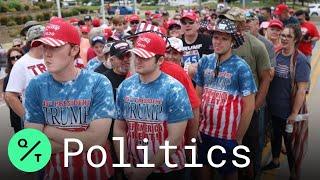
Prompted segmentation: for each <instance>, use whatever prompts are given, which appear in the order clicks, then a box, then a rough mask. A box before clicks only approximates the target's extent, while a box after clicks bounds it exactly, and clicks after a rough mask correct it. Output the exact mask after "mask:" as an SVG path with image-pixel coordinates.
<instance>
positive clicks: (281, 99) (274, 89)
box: [268, 53, 310, 119]
mask: <svg viewBox="0 0 320 180" xmlns="http://www.w3.org/2000/svg"><path fill="white" fill-rule="evenodd" d="M290 58H291V56H284V55H282V54H281V53H280V54H279V55H278V56H277V57H276V67H275V76H274V78H273V80H272V82H271V84H270V87H269V97H268V104H269V107H270V111H271V114H272V115H274V116H277V117H280V118H283V119H287V118H288V117H289V115H290V114H291V104H292V99H291V75H290ZM309 80H310V65H309V63H308V61H307V59H306V57H305V56H304V55H303V54H301V53H299V54H298V55H297V64H296V74H295V81H296V82H309Z"/></svg>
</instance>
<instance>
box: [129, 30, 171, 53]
mask: <svg viewBox="0 0 320 180" xmlns="http://www.w3.org/2000/svg"><path fill="white" fill-rule="evenodd" d="M131 52H133V53H134V54H136V55H138V56H140V57H142V58H151V57H153V56H155V55H164V54H165V52H166V43H165V42H164V39H163V38H162V37H161V36H159V35H158V34H156V33H143V34H141V35H140V36H139V37H138V39H137V40H136V41H135V46H134V48H133V49H132V50H131Z"/></svg>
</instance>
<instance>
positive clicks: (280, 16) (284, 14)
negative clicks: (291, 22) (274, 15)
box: [278, 11, 290, 21]
mask: <svg viewBox="0 0 320 180" xmlns="http://www.w3.org/2000/svg"><path fill="white" fill-rule="evenodd" d="M278 17H279V19H280V20H281V21H284V20H286V19H288V18H289V17H290V14H289V12H288V11H283V12H282V13H281V14H280V15H279V16H278Z"/></svg>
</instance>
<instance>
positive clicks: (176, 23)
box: [167, 19, 181, 29]
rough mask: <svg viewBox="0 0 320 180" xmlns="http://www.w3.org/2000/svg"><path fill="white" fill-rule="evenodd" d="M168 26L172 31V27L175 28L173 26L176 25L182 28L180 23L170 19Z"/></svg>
mask: <svg viewBox="0 0 320 180" xmlns="http://www.w3.org/2000/svg"><path fill="white" fill-rule="evenodd" d="M167 25H168V29H170V27H171V26H173V25H176V26H180V27H181V24H180V22H178V21H176V20H173V19H170V20H169V21H168V22H167Z"/></svg>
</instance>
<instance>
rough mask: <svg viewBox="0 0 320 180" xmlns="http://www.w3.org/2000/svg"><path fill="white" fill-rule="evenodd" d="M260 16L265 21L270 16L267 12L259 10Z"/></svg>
mask: <svg viewBox="0 0 320 180" xmlns="http://www.w3.org/2000/svg"><path fill="white" fill-rule="evenodd" d="M260 14H261V16H262V17H264V18H265V19H268V18H270V14H269V13H268V11H266V10H263V9H261V10H260Z"/></svg>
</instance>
